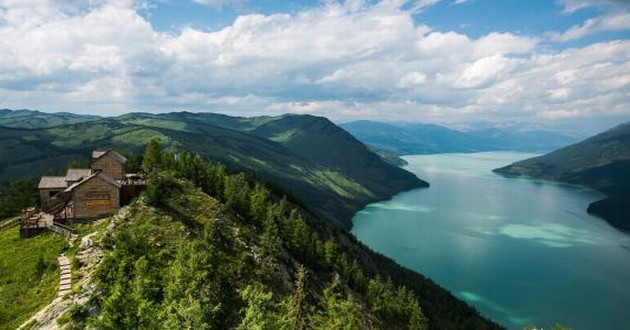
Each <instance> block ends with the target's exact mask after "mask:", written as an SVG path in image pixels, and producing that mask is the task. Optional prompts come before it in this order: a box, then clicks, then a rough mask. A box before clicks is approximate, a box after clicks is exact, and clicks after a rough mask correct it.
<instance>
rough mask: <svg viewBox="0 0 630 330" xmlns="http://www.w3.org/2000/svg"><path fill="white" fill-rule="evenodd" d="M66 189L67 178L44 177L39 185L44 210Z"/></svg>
mask: <svg viewBox="0 0 630 330" xmlns="http://www.w3.org/2000/svg"><path fill="white" fill-rule="evenodd" d="M66 188H68V183H67V181H66V177H65V176H43V177H42V178H41V179H40V180H39V184H38V185H37V189H39V199H40V201H41V205H42V208H45V207H46V206H47V205H49V204H50V201H51V200H52V198H53V197H54V196H55V195H57V194H58V193H60V192H62V191H64V190H66Z"/></svg>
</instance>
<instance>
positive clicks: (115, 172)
mask: <svg viewBox="0 0 630 330" xmlns="http://www.w3.org/2000/svg"><path fill="white" fill-rule="evenodd" d="M91 167H92V169H93V170H100V171H102V172H103V173H105V174H107V175H108V176H110V177H111V178H113V179H115V180H123V179H124V178H125V165H124V164H121V163H120V162H119V161H118V160H116V159H115V158H114V157H112V156H111V155H110V154H105V155H103V156H101V157H100V158H97V159H95V160H93V161H92V166H91Z"/></svg>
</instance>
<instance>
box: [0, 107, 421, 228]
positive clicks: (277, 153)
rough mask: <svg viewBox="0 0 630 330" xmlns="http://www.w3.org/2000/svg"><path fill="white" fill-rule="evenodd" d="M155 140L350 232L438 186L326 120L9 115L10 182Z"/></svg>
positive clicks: (3, 165)
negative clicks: (381, 207) (370, 210)
mask: <svg viewBox="0 0 630 330" xmlns="http://www.w3.org/2000/svg"><path fill="white" fill-rule="evenodd" d="M153 138H157V139H158V140H159V141H160V142H161V144H162V145H163V146H165V147H166V148H167V149H169V150H172V151H182V150H186V151H189V152H192V153H197V154H200V155H201V156H202V157H203V158H205V159H207V160H211V161H216V162H220V163H223V164H225V165H226V166H227V167H228V169H229V170H231V171H242V172H245V173H247V174H249V175H250V176H251V177H254V178H256V179H259V180H261V181H263V182H266V183H268V184H269V185H270V186H272V187H277V188H279V189H280V190H282V191H283V192H285V193H288V194H290V195H292V197H293V198H294V199H296V200H298V201H301V202H302V203H303V204H304V205H308V208H309V209H310V210H311V211H312V212H314V213H315V214H316V215H318V216H319V217H321V218H323V219H326V220H327V221H329V222H331V223H334V224H337V225H340V226H341V227H343V228H345V229H349V228H350V227H351V221H350V219H351V217H352V216H353V215H354V214H355V213H356V212H357V211H358V210H360V209H361V208H362V207H364V206H365V205H366V204H368V203H370V202H374V201H377V200H382V199H386V198H389V197H390V196H392V195H394V194H396V193H398V192H400V191H403V190H407V189H411V188H416V187H426V186H428V183H426V182H425V181H422V180H421V179H419V178H417V177H416V176H415V175H413V174H411V173H409V172H407V171H405V170H403V169H401V168H399V167H397V166H394V165H391V164H390V163H388V162H386V161H384V160H383V159H382V158H381V157H379V156H378V155H376V154H375V153H373V152H371V151H370V150H369V149H368V148H367V147H366V146H365V145H363V143H361V142H359V141H358V140H356V139H355V138H354V137H353V136H352V135H350V134H349V133H347V132H346V131H344V130H343V129H341V128H339V127H338V126H336V125H335V124H333V123H332V122H330V121H329V120H328V119H326V118H322V117H315V116H310V115H283V116H277V117H269V116H264V117H253V118H244V117H230V116H226V115H219V114H212V113H189V112H179V113H165V114H147V113H130V114H125V115H122V116H119V117H113V118H111V117H108V118H99V117H95V116H82V115H72V114H66V113H61V114H56V113H52V114H49V113H42V112H37V111H28V110H20V111H8V110H3V111H2V112H0V182H5V183H6V182H8V181H11V180H15V179H17V178H21V177H31V178H36V177H38V176H40V175H42V174H43V173H44V172H46V171H51V170H52V171H62V170H64V169H65V168H66V166H67V165H68V164H69V163H71V162H77V161H78V162H81V161H85V159H84V157H85V155H86V154H88V153H89V151H90V150H92V149H116V150H118V151H120V152H122V153H123V154H125V155H127V156H130V157H133V155H139V154H140V153H141V152H142V150H143V148H144V146H145V145H146V143H147V142H148V141H149V140H151V139H153ZM331 146H334V148H331Z"/></svg>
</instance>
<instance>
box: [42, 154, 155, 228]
mask: <svg viewBox="0 0 630 330" xmlns="http://www.w3.org/2000/svg"><path fill="white" fill-rule="evenodd" d="M126 162H127V159H126V158H125V157H123V156H122V155H120V154H119V153H117V152H116V151H113V150H105V151H100V150H95V151H93V152H92V164H91V165H90V168H84V169H69V170H68V171H67V172H66V176H44V177H42V178H41V180H40V181H39V185H38V188H39V195H40V199H41V208H42V211H43V212H45V213H50V214H52V215H54V217H55V219H56V220H70V221H71V220H74V219H91V218H98V217H103V216H108V215H111V214H114V213H116V212H117V211H118V209H119V208H120V207H121V206H122V205H125V204H127V203H129V202H130V201H131V199H133V198H134V197H135V196H137V195H138V194H139V193H140V192H142V190H144V188H145V187H146V181H145V180H144V179H143V178H142V177H141V176H139V175H137V174H126V173H125V163H126Z"/></svg>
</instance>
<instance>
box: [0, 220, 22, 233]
mask: <svg viewBox="0 0 630 330" xmlns="http://www.w3.org/2000/svg"><path fill="white" fill-rule="evenodd" d="M19 224H20V218H15V219H11V220H7V221H5V222H3V223H1V224H0V230H5V229H9V228H13V227H15V226H17V225H19Z"/></svg>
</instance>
